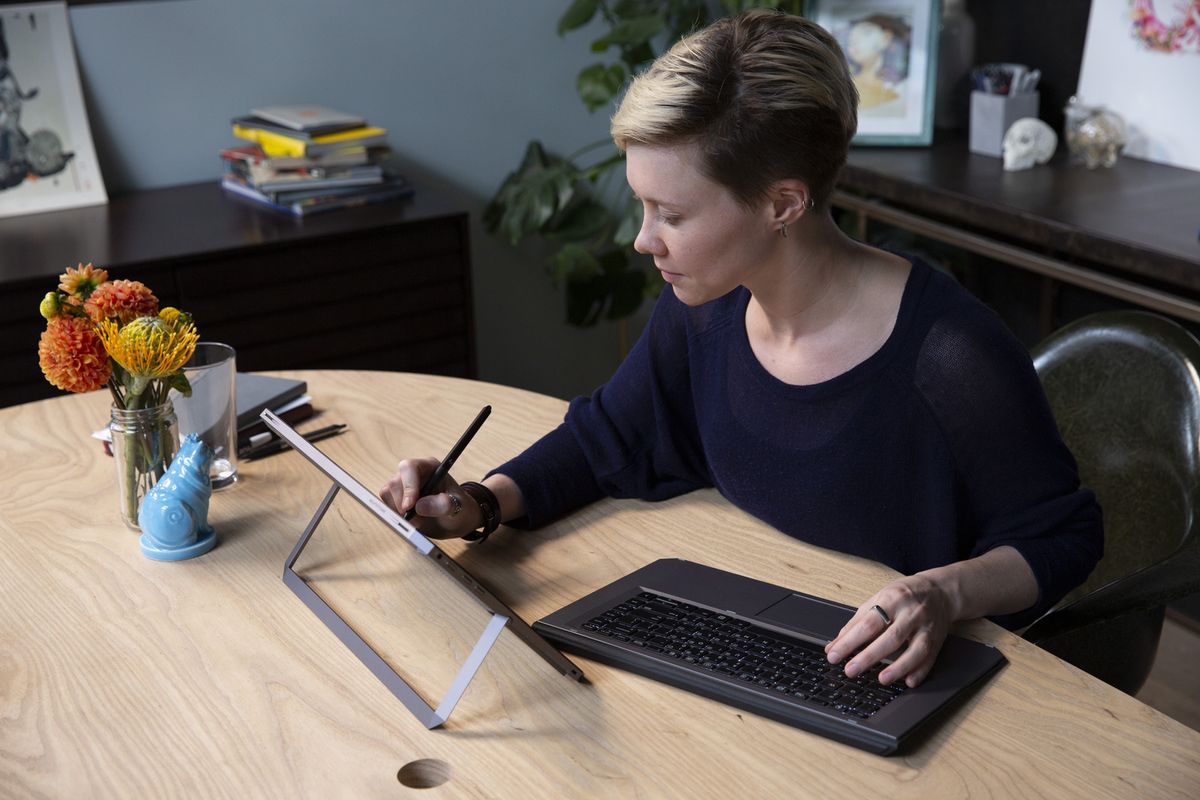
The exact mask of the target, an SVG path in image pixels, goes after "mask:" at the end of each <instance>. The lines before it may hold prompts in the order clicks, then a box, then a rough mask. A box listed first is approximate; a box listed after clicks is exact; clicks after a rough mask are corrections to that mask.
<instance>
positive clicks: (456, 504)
mask: <svg viewBox="0 0 1200 800" xmlns="http://www.w3.org/2000/svg"><path fill="white" fill-rule="evenodd" d="M446 496H447V497H449V498H450V516H452V517H457V516H458V515H459V514H460V513H462V500H459V499H458V495H455V494H450V493H449V492H447V493H446Z"/></svg>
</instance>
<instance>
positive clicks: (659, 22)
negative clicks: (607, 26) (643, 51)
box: [592, 11, 667, 53]
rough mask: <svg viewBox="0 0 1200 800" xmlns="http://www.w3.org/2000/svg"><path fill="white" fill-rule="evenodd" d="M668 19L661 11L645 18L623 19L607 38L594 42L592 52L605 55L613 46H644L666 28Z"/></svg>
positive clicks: (614, 26) (603, 37)
mask: <svg viewBox="0 0 1200 800" xmlns="http://www.w3.org/2000/svg"><path fill="white" fill-rule="evenodd" d="M666 24H667V22H666V17H665V16H664V14H663V13H662V12H661V11H660V12H658V13H657V14H650V15H648V16H644V17H632V18H630V19H622V20H620V21H619V22H617V24H616V25H613V27H612V30H611V31H609V32H608V35H607V36H602V37H600V38H599V39H597V40H596V41H594V42H592V52H595V53H603V52H604V51H605V50H607V49H608V48H609V47H611V46H613V45H643V44H646V42H648V41H649V40H650V39H653V38H654V37H655V36H656V35H658V34H659V33H660V32H661V31H662V30H663V29H664V28H665V27H666Z"/></svg>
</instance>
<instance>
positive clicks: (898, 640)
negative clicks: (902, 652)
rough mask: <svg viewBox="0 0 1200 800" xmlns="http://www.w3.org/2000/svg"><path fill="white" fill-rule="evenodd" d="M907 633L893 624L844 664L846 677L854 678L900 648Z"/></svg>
mask: <svg viewBox="0 0 1200 800" xmlns="http://www.w3.org/2000/svg"><path fill="white" fill-rule="evenodd" d="M907 638H908V634H907V633H906V632H904V631H903V630H901V629H900V626H899V625H898V624H893V625H892V626H891V627H889V628H888V629H887V630H885V631H884V632H883V633H881V634H880V635H879V636H877V637H875V639H874V641H872V642H870V643H869V644H868V645H867V646H866V647H864V648H863V649H862V650H861V651H860V652H859V653H858V655H856V656H854V658H852V659H850V661H849V662H848V663H847V664H846V677H848V678H855V677H857V676H859V675H861V674H862V673H864V672H866V671H867V670H869V669H871V667H873V666H875V665H876V664H878V663H879V662H880V661H882V660H883V659H885V658H887V657H888V656H889V655H891V654H892V653H894V652H896V651H897V650H899V649H900V646H901V645H902V644H904V642H905V640H907Z"/></svg>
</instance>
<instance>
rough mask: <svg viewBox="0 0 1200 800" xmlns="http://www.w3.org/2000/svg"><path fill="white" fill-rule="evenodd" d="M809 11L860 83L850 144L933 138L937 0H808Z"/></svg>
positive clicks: (918, 142) (925, 141)
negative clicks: (855, 127) (855, 126)
mask: <svg viewBox="0 0 1200 800" xmlns="http://www.w3.org/2000/svg"><path fill="white" fill-rule="evenodd" d="M807 16H808V18H809V19H811V20H813V21H814V22H816V23H817V24H818V25H820V26H821V27H822V28H824V29H825V30H827V31H829V32H830V33H831V34H833V36H834V38H835V39H837V40H838V43H839V44H841V46H842V51H843V52H844V53H845V54H846V60H847V62H849V64H850V74H851V75H852V76H853V77H854V85H855V86H857V87H858V95H859V103H858V134H857V135H856V136H855V137H854V144H882V145H896V144H900V145H927V144H929V143H930V142H932V141H933V98H934V89H935V84H936V76H937V41H938V24H939V22H940V21H941V3H940V1H939V0H811V2H810V3H809V5H808V7H807Z"/></svg>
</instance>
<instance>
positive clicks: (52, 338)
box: [38, 316, 112, 392]
mask: <svg viewBox="0 0 1200 800" xmlns="http://www.w3.org/2000/svg"><path fill="white" fill-rule="evenodd" d="M38 361H39V362H40V363H41V365H42V373H43V374H44V375H45V376H46V380H48V381H50V383H52V384H53V385H55V386H57V387H58V388H59V389H65V390H66V391H68V392H90V391H92V390H93V389H99V388H101V387H103V386H104V384H105V383H107V382H108V377H109V375H111V374H112V362H111V361H110V360H109V358H108V353H107V352H106V351H105V349H104V344H103V343H102V342H101V341H100V337H99V336H98V335H96V331H95V329H94V328H93V327H92V323H91V321H89V320H86V319H83V318H82V317H67V316H62V317H55V318H54V319H52V320H50V322H49V323H48V324H47V325H46V330H45V331H44V332H43V333H42V338H41V339H40V340H39V341H38Z"/></svg>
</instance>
